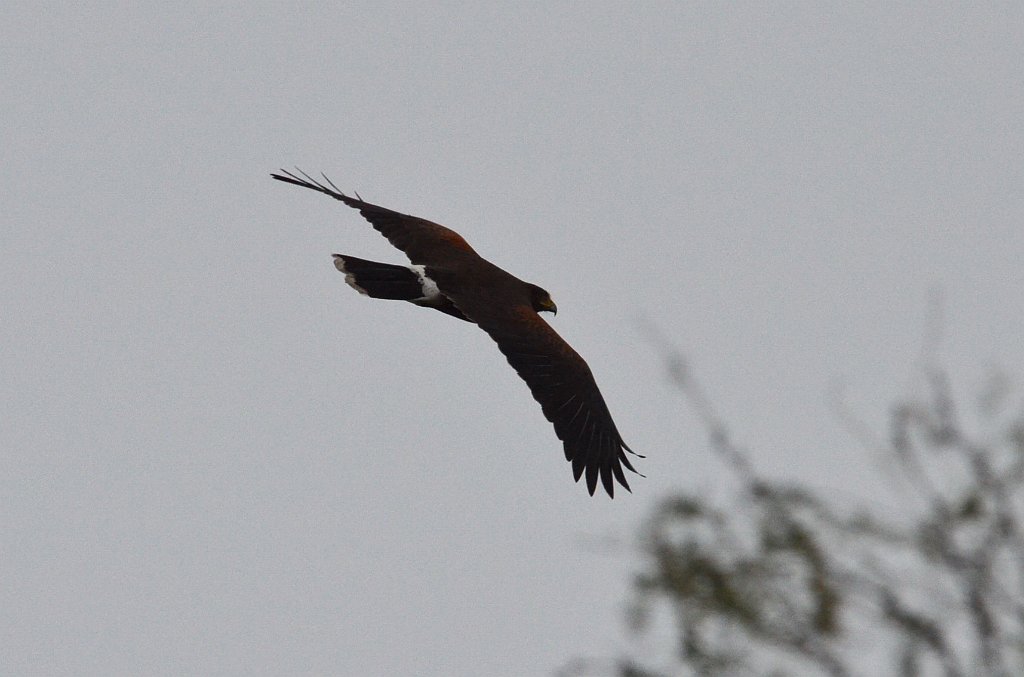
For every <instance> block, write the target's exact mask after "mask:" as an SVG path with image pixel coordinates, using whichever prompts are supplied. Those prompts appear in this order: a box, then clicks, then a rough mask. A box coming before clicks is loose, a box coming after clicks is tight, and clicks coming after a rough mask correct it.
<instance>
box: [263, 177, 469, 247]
mask: <svg viewBox="0 0 1024 677" xmlns="http://www.w3.org/2000/svg"><path fill="white" fill-rule="evenodd" d="M295 171H297V172H298V173H299V174H301V175H302V176H299V175H297V174H293V173H291V172H289V171H287V170H285V169H282V170H281V173H280V174H271V175H270V176H272V177H273V178H275V179H277V180H278V181H284V182H285V183H291V184H294V185H296V186H302V187H303V188H309V189H310V190H315V191H317V192H320V193H323V194H324V195H328V196H330V197H333V198H334V199H335V200H339V201H341V202H344V203H345V204H346V205H348V206H349V207H352V208H353V209H358V210H359V213H360V214H362V215H363V218H365V219H366V220H367V221H369V222H370V225H372V226H373V227H374V229H375V230H377V232H379V233H380V234H381V235H383V236H384V237H386V238H387V239H388V242H390V243H391V244H392V245H394V247H396V248H397V249H400V250H401V251H403V252H405V255H406V256H408V257H409V260H410V261H412V262H413V263H414V264H416V265H422V266H436V265H441V266H447V265H450V263H451V259H452V257H453V256H458V255H459V254H460V253H461V254H471V255H472V256H474V257H476V256H477V254H476V252H475V251H473V248H472V247H470V246H469V243H468V242H466V241H465V240H464V239H463V238H462V236H461V235H459V234H458V233H456V232H455V231H454V230H452V229H450V228H445V227H444V226H442V225H440V224H438V223H434V222H433V221H427V220H426V219H421V218H419V217H418V216H411V215H409V214H402V213H400V212H396V211H392V210H390V209H386V208H384V207H380V206H378V205H375V204H370V203H369V202H365V201H363V200H361V199H359V198H358V196H357V197H351V196H349V195H345V194H344V193H342V192H341V191H340V190H338V188H337V186H335V185H334V184H333V183H332V182H331V180H330V179H328V178H327V177H326V176H325V177H324V181H326V182H327V184H329V185H324V184H323V183H321V182H320V181H317V180H316V179H314V178H313V177H311V176H310V175H309V174H306V173H305V172H304V171H302V170H301V169H296V170H295Z"/></svg>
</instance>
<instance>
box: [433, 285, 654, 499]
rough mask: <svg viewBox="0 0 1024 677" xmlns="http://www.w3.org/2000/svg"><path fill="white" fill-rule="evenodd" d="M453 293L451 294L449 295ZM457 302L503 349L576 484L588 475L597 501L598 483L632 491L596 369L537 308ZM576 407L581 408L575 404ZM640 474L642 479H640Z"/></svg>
mask: <svg viewBox="0 0 1024 677" xmlns="http://www.w3.org/2000/svg"><path fill="white" fill-rule="evenodd" d="M446 293H449V292H446ZM451 297H452V301H454V302H455V304H456V305H457V306H458V307H459V309H460V310H461V311H462V312H463V313H465V314H466V316H467V317H469V318H470V319H471V320H473V321H474V322H476V323H477V324H478V325H479V326H480V328H481V329H483V330H484V331H486V332H487V333H488V334H489V335H490V337H491V338H492V339H494V341H495V342H496V343H497V344H498V349H499V350H501V352H502V353H503V354H504V355H505V358H506V359H507V360H508V362H509V364H510V365H512V368H513V369H515V370H516V373H518V374H519V376H520V377H521V378H522V379H523V380H524V381H526V385H527V386H528V387H529V388H530V392H531V393H532V394H533V398H534V399H535V400H537V402H539V403H540V406H541V409H542V410H543V412H544V416H545V417H546V418H547V419H548V421H550V422H551V423H552V424H553V425H554V428H555V434H556V435H557V436H558V439H560V440H561V441H562V445H563V447H564V450H565V459H566V460H567V461H569V462H571V463H572V474H573V477H574V478H575V479H576V481H579V480H580V478H582V477H583V476H584V475H585V476H586V481H587V491H589V492H590V494H591V495H593V493H594V491H595V490H596V489H597V483H598V479H600V480H601V484H602V486H603V487H604V489H605V491H606V492H608V495H609V496H612V497H614V495H615V486H614V482H613V480H615V481H618V483H619V484H620V485H622V487H624V488H625V489H626V490H627V491H629V483H628V482H627V481H626V477H625V473H623V471H622V468H623V467H625V468H626V469H628V470H630V471H632V472H634V473H636V472H637V471H636V470H635V469H634V468H633V466H632V464H631V463H630V462H629V459H628V458H627V457H626V452H629V453H634V452H633V451H632V450H631V449H630V448H629V447H628V446H627V445H626V443H625V442H624V441H623V440H622V437H621V435H619V431H618V429H616V427H615V422H614V421H613V420H612V416H611V413H610V412H609V411H608V405H607V404H606V403H605V401H604V397H603V396H602V395H601V391H600V390H599V389H598V387H597V383H596V382H595V381H594V376H593V373H592V372H591V371H590V367H589V366H588V365H587V363H586V362H585V361H584V360H583V358H582V357H580V355H579V353H577V352H576V351H575V350H573V349H572V346H570V345H569V344H568V343H566V342H565V340H564V339H562V337H561V336H559V335H558V333H557V332H556V331H555V330H554V329H552V328H551V325H549V324H548V323H547V322H545V321H544V320H543V318H541V317H540V316H539V315H537V313H536V312H534V310H533V309H532V308H529V307H526V306H522V307H517V308H513V309H509V308H495V307H494V306H486V305H485V304H477V303H475V302H474V299H473V296H472V294H459V293H454V292H452V293H451ZM574 403H575V404H574ZM637 474H639V473H637Z"/></svg>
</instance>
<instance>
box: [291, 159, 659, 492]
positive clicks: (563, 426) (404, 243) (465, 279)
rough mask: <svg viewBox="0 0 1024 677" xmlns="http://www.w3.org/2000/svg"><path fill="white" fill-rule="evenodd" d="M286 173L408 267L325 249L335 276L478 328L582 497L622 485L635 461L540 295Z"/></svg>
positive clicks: (463, 250)
mask: <svg viewBox="0 0 1024 677" xmlns="http://www.w3.org/2000/svg"><path fill="white" fill-rule="evenodd" d="M296 171H298V172H299V174H301V175H302V176H298V175H296V174H293V173H291V172H288V171H285V170H283V169H282V170H281V173H280V174H271V176H272V177H273V178H275V179H277V180H278V181H284V182H285V183H291V184H294V185H296V186H302V187H303V188H309V189H312V190H315V191H319V192H321V193H323V194H325V195H329V196H330V197H332V198H334V199H335V200H340V201H341V202H344V203H345V204H346V205H348V206H349V207H352V208H353V209H358V210H359V213H360V214H362V216H363V218H365V219H366V220H367V221H369V222H370V224H371V225H372V226H373V227H374V229H376V230H377V231H378V232H380V233H381V234H382V235H383V236H384V237H386V238H387V239H388V241H389V242H390V243H391V244H392V245H394V246H395V247H396V248H398V249H400V250H401V251H402V252H404V253H405V255H406V256H408V257H409V260H410V261H411V262H412V265H411V266H397V265H392V264H388V263H377V262H375V261H367V260H365V259H359V258H356V257H354V256H348V255H345V254H335V255H334V265H335V267H336V268H337V269H338V270H339V271H341V272H342V273H344V274H345V282H347V283H348V284H349V286H351V287H352V288H354V289H355V290H356V291H358V292H359V293H360V294H365V295H366V296H370V297H372V298H377V299H396V300H400V301H408V302H410V303H414V304H416V305H418V306H425V307H428V308H434V309H436V310H439V311H441V312H443V313H447V314H448V315H452V316H454V317H457V318H459V319H460V320H465V321H467V322H472V323H473V324H475V325H477V326H478V327H480V328H481V329H483V330H484V331H485V332H487V334H488V335H489V336H490V337H491V338H492V339H494V341H495V342H496V343H497V344H498V349H499V350H501V352H502V353H503V354H504V355H505V357H506V358H507V359H508V362H509V364H510V365H512V368H513V369H515V370H516V373H518V374H519V376H520V377H522V379H523V380H524V381H526V385H527V386H529V388H530V392H531V393H533V397H534V399H535V400H537V402H539V403H540V406H541V409H542V410H543V412H544V416H545V417H546V418H547V419H548V421H550V422H551V423H552V424H554V427H555V434H556V435H557V436H558V439H559V440H561V441H562V445H563V447H564V449H565V459H566V460H567V461H569V462H570V463H572V473H573V477H574V478H575V480H576V481H577V482H578V481H579V480H580V478H581V477H583V476H584V475H586V478H587V490H588V491H589V492H590V495H591V496H593V494H594V490H595V489H596V488H597V480H598V477H600V479H601V483H602V485H603V486H604V489H605V491H606V492H608V495H609V496H611V497H613V498H614V496H615V482H614V481H613V480H617V481H618V483H619V484H621V485H622V486H623V487H624V488H625V489H626V490H627V491H629V490H630V489H629V484H628V483H627V482H626V477H625V474H624V473H623V471H622V468H623V467H625V468H626V469H627V470H629V471H631V472H633V473H636V474H638V475H639V474H640V473H639V472H637V471H636V470H635V469H634V468H633V466H632V464H630V462H629V458H628V457H627V456H626V452H629V453H631V454H633V455H634V456H638V457H640V458H643V457H642V456H641V455H640V454H637V453H635V452H634V451H633V450H632V449H630V448H629V447H628V446H627V445H626V443H625V442H624V441H623V440H622V436H621V435H619V431H618V430H617V429H616V428H615V423H614V422H613V421H612V416H611V413H609V411H608V405H606V404H605V401H604V398H603V397H602V396H601V391H600V390H598V388H597V383H595V382H594V376H593V374H592V373H591V371H590V367H588V366H587V363H586V362H585V361H584V360H583V358H582V357H580V356H579V354H578V353H577V352H576V351H575V350H573V349H572V347H571V346H570V345H569V344H568V343H566V342H565V341H564V340H563V339H562V337H561V336H559V335H558V334H557V333H556V332H555V330H554V329H552V328H551V326H550V325H549V324H548V323H547V322H545V321H544V320H543V318H541V317H540V315H538V313H540V312H550V313H552V314H555V313H556V312H557V310H558V309H557V307H556V306H555V302H554V301H552V300H551V295H550V294H549V293H548V292H547V291H545V290H544V289H541V288H540V287H538V286H537V285H535V284H531V283H529V282H524V281H523V280H520V279H519V278H518V277H515V276H514V275H512V274H511V273H507V272H505V271H504V270H502V269H501V268H499V267H498V266H496V265H494V264H493V263H491V262H490V261H487V260H486V259H484V258H483V257H481V256H480V255H479V254H477V253H476V252H475V251H474V250H473V248H472V247H470V246H469V244H468V243H467V242H466V241H465V240H464V239H462V236H461V235H459V234H458V233H456V232H455V231H453V230H450V229H448V228H445V227H444V226H441V225H439V224H436V223H432V222H430V221H427V220H425V219H421V218H418V217H415V216H410V215H407V214H400V213H399V212H394V211H391V210H390V209H385V208H384V207H378V206H377V205H373V204H370V203H369V202H364V201H363V200H362V199H361V198H360V197H359V194H358V193H356V194H355V197H350V196H348V195H345V194H344V193H342V192H341V190H339V189H338V187H337V186H335V185H334V183H332V182H331V180H330V179H328V178H327V177H326V176H323V175H321V176H323V179H324V181H325V182H326V184H325V183H321V182H320V181H318V180H316V179H313V178H312V177H310V176H309V175H308V174H306V173H305V172H303V171H302V170H296ZM642 476H643V475H641V477H642Z"/></svg>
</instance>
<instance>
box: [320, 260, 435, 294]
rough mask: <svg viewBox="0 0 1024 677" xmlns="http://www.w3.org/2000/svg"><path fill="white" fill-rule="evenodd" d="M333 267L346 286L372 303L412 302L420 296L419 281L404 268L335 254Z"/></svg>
mask: <svg viewBox="0 0 1024 677" xmlns="http://www.w3.org/2000/svg"><path fill="white" fill-rule="evenodd" d="M334 267H335V268H337V269H338V270H340V271H341V272H343V273H345V282H347V283H348V286H350V287H352V288H353V289H355V290H356V291H357V292H359V293H360V294H366V295H367V296H370V297H372V298H375V299H393V300H395V301H412V300H413V299H418V298H421V297H422V296H423V283H422V281H421V280H420V278H419V277H418V276H417V275H416V273H415V272H414V271H412V270H410V269H409V268H408V267H406V266H395V265H392V264H390V263H377V262H376V261H367V260H365V259H357V258H356V257H354V256H346V255H344V254H335V255H334Z"/></svg>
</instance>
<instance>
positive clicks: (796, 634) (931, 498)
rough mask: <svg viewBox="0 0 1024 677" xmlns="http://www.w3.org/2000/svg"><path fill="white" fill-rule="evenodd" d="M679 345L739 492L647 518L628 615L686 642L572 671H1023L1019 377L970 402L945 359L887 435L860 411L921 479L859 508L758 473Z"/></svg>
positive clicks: (904, 478) (677, 376)
mask: <svg viewBox="0 0 1024 677" xmlns="http://www.w3.org/2000/svg"><path fill="white" fill-rule="evenodd" d="M668 355H669V358H670V361H669V372H670V374H671V376H672V378H673V381H674V383H675V384H676V385H677V386H678V387H679V389H680V391H681V392H682V394H683V395H684V398H685V400H686V402H687V403H688V404H689V405H690V406H691V408H692V409H693V410H694V411H695V412H696V414H697V415H698V417H699V419H700V420H701V421H702V422H703V424H704V426H705V427H706V429H707V431H708V432H709V436H710V440H711V448H712V449H713V450H714V452H715V453H716V454H718V455H719V456H720V457H721V458H722V459H724V461H725V465H726V466H727V467H728V468H729V469H730V470H731V473H732V474H733V476H734V478H735V480H736V482H735V483H734V484H735V485H736V487H737V490H736V492H735V495H734V497H733V500H731V501H729V502H728V504H727V505H722V504H712V502H711V501H709V500H707V499H705V498H701V497H698V496H695V495H687V494H680V495H677V496H673V497H670V498H668V499H667V500H665V501H664V502H662V503H661V504H660V506H659V507H658V508H657V509H656V510H655V511H654V513H653V514H652V515H650V517H649V518H648V519H647V521H646V525H645V528H644V536H643V540H642V557H643V565H642V573H640V574H639V575H638V576H637V579H636V581H635V586H634V587H635V596H636V598H635V601H634V604H633V613H632V614H631V621H630V622H631V625H632V628H633V629H634V630H635V631H636V632H637V633H639V634H640V635H644V636H647V637H648V638H650V637H654V638H655V640H654V641H658V639H660V638H664V637H666V636H667V637H669V638H670V639H669V643H671V644H673V647H672V650H671V651H669V652H666V655H665V657H661V658H657V657H652V656H644V657H638V656H634V657H628V658H621V659H618V660H616V661H614V662H612V663H605V664H602V663H599V662H594V661H589V660H588V661H580V662H577V663H574V664H573V665H571V666H569V667H567V668H566V669H565V670H564V671H563V673H562V674H565V675H580V676H582V675H598V674H604V675H608V674H614V675H619V676H621V677H668V676H670V675H671V676H673V677H675V676H690V675H701V676H704V675H708V676H718V675H729V676H732V675H757V676H762V675H773V676H783V675H830V676H834V677H846V676H851V677H852V676H858V677H859V676H874V675H899V676H902V677H917V676H922V677H924V676H929V677H930V676H932V675H944V676H946V677H968V676H971V677H973V676H975V675H984V676H998V677H1004V676H1005V677H1011V676H1019V675H1024V418H1022V416H1021V413H1020V411H1014V410H1013V409H1014V408H1013V407H1010V406H1009V405H1008V398H1007V393H1008V390H1009V389H1008V388H1007V387H1006V380H1005V379H1000V378H995V379H993V382H992V387H990V388H989V389H988V390H987V391H986V392H985V393H983V396H982V397H981V398H979V400H978V407H977V412H976V414H977V415H973V414H974V413H975V412H973V411H972V415H971V416H962V414H963V413H964V412H965V409H964V408H962V407H960V406H958V403H957V402H955V401H954V397H953V395H952V392H951V387H950V384H949V381H948V378H947V377H946V374H945V373H944V372H943V371H942V370H939V369H935V368H924V375H925V379H924V380H923V381H924V386H923V387H922V389H921V393H920V394H919V395H918V396H915V397H911V398H909V399H907V400H906V401H902V402H899V403H897V404H896V405H895V406H893V407H892V408H891V411H890V414H889V420H890V424H889V430H888V431H887V434H884V435H880V436H877V437H876V436H875V435H873V434H871V433H870V432H869V430H868V428H867V426H865V425H864V424H862V423H861V422H860V421H857V420H854V418H853V417H850V416H849V415H848V414H846V416H847V421H848V423H849V424H850V426H851V429H853V430H854V431H855V432H856V433H857V435H858V437H860V439H861V441H862V442H863V443H864V444H865V445H866V446H867V447H869V449H870V450H872V451H875V452H880V453H881V454H882V455H883V458H884V461H885V465H886V466H887V468H886V471H887V474H889V475H890V477H889V478H888V479H890V480H897V481H898V482H900V483H901V484H902V486H904V487H907V489H906V490H905V491H904V492H902V493H901V495H900V497H899V499H898V505H899V508H898V509H894V508H889V509H887V510H886V509H881V508H878V507H877V504H873V507H872V506H869V507H858V508H853V509H846V508H843V507H841V506H840V501H839V500H838V498H837V497H836V495H835V494H834V493H830V492H827V491H822V490H816V489H813V488H812V487H811V486H809V485H808V484H806V483H791V482H787V481H777V480H773V479H769V478H767V477H765V476H764V475H763V474H762V473H760V472H759V471H758V470H757V468H756V467H755V466H754V464H753V463H752V461H751V454H749V453H748V452H747V451H746V450H745V449H743V448H741V447H740V446H739V445H737V444H736V443H734V442H733V441H732V440H731V439H730V436H729V433H728V430H727V428H726V426H725V425H724V424H723V423H722V421H721V419H720V418H719V417H718V416H717V415H716V414H715V412H714V411H713V408H712V407H711V406H709V404H708V401H707V399H706V398H705V397H704V396H703V394H702V392H701V389H700V388H699V386H698V384H697V383H696V382H695V380H694V379H693V378H692V377H691V375H690V374H689V371H688V369H687V368H686V365H685V362H684V361H683V360H682V358H681V357H680V356H678V355H677V354H675V353H672V352H669V353H668ZM966 418H970V419H971V424H968V423H967V422H965V420H964V419H966ZM979 427H980V428H983V430H981V431H980V432H975V431H974V430H973V429H975V428H979ZM968 428H971V429H972V430H971V431H969V430H968ZM880 479H881V478H880ZM834 481H835V482H838V483H842V482H843V478H842V476H841V473H837V476H836V477H835V478H834Z"/></svg>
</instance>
